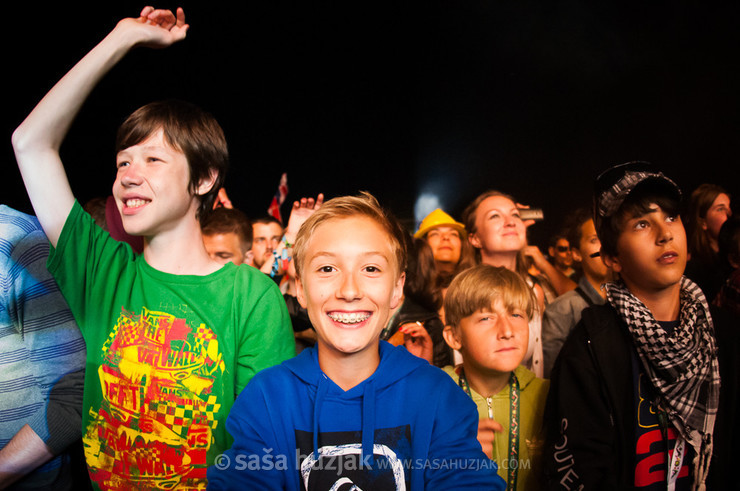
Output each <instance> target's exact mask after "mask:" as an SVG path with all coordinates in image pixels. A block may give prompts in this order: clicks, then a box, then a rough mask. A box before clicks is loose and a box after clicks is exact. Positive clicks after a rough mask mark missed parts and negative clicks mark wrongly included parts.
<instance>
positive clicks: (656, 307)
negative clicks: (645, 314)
mask: <svg viewBox="0 0 740 491" xmlns="http://www.w3.org/2000/svg"><path fill="white" fill-rule="evenodd" d="M625 284H627V288H628V289H629V290H630V291H631V292H632V294H633V295H634V296H636V297H637V298H639V299H640V301H641V302H642V303H644V304H645V307H647V308H648V309H649V310H650V312H651V313H652V314H653V317H655V320H656V321H661V322H671V321H675V320H677V319H678V314H679V312H680V308H681V283H680V282H679V283H676V284H675V285H671V286H670V287H668V288H663V289H660V290H655V291H640V290H637V289H634V288H633V287H631V286H630V285H629V283H626V282H625Z"/></svg>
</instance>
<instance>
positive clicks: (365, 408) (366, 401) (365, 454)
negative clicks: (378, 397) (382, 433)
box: [362, 380, 375, 465]
mask: <svg viewBox="0 0 740 491" xmlns="http://www.w3.org/2000/svg"><path fill="white" fill-rule="evenodd" d="M374 440H375V384H374V383H373V381H372V380H370V381H368V382H367V383H365V391H364V392H363V394H362V462H370V465H372V464H374V463H375V458H374V453H375V452H374V451H373V446H374ZM365 459H367V460H365Z"/></svg>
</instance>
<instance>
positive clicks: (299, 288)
mask: <svg viewBox="0 0 740 491" xmlns="http://www.w3.org/2000/svg"><path fill="white" fill-rule="evenodd" d="M295 297H296V298H297V299H298V303H299V304H301V307H303V308H304V309H305V308H307V307H306V305H307V303H306V292H305V291H304V290H303V282H302V281H301V279H300V278H296V279H295Z"/></svg>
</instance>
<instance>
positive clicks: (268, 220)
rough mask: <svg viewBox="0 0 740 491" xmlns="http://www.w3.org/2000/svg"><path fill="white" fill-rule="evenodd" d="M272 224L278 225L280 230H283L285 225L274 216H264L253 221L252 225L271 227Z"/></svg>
mask: <svg viewBox="0 0 740 491" xmlns="http://www.w3.org/2000/svg"><path fill="white" fill-rule="evenodd" d="M271 223H274V224H277V225H279V226H280V228H283V224H282V223H281V222H280V220H278V219H277V218H275V217H274V216H272V215H263V216H261V217H258V218H255V219H254V220H252V225H255V224H260V225H270V224H271Z"/></svg>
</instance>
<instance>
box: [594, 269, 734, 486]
mask: <svg viewBox="0 0 740 491" xmlns="http://www.w3.org/2000/svg"><path fill="white" fill-rule="evenodd" d="M606 293H607V299H608V301H609V303H610V304H611V305H612V306H613V307H614V308H615V309H616V310H617V311H618V312H619V315H620V316H621V317H622V319H623V320H624V321H625V323H626V324H627V326H628V328H629V331H630V334H631V335H632V340H633V343H634V345H635V349H636V350H637V354H638V356H639V358H640V362H641V363H642V366H643V368H644V370H645V372H646V374H647V375H648V377H649V378H650V380H651V381H652V383H653V386H654V387H655V389H656V390H657V391H658V393H659V394H660V396H661V405H662V407H663V409H664V410H665V411H666V412H667V414H668V418H669V419H670V421H671V422H672V424H673V426H675V428H676V430H677V431H678V433H679V434H680V435H681V437H682V438H683V439H684V440H685V441H686V442H687V443H688V444H690V445H691V446H692V448H693V449H694V451H695V454H696V457H695V458H694V462H693V468H694V469H693V470H694V489H703V488H704V481H705V479H706V475H707V471H708V469H709V461H710V459H711V456H712V443H713V442H712V431H713V429H714V420H715V417H716V415H717V406H718V405H719V390H720V378H719V362H718V361H717V346H716V342H715V339H714V326H713V324H712V316H711V314H710V313H709V306H708V305H707V301H706V299H705V298H704V294H703V293H702V291H701V290H700V289H699V287H698V286H697V285H696V284H695V283H693V282H692V281H691V280H689V279H688V278H686V277H684V278H683V279H682V280H681V300H680V301H681V308H680V314H679V325H678V326H677V327H676V328H675V330H674V331H673V332H672V333H671V334H670V335H669V334H668V333H667V332H666V331H665V330H664V329H663V328H662V327H661V326H660V325H659V324H658V322H657V321H656V320H655V318H654V317H653V315H652V313H651V312H650V310H648V308H647V307H645V305H644V304H643V303H642V302H641V301H640V300H638V299H637V297H635V296H634V295H632V293H630V292H629V290H627V288H626V287H625V285H624V284H623V283H621V282H619V283H609V284H607V285H606Z"/></svg>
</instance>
